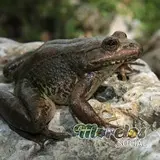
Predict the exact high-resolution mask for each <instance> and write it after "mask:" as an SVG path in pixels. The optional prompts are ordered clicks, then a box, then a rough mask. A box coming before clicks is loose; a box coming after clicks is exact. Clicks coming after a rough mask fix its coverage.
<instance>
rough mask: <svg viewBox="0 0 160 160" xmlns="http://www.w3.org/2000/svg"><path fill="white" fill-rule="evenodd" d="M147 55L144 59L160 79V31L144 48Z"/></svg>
mask: <svg viewBox="0 0 160 160" xmlns="http://www.w3.org/2000/svg"><path fill="white" fill-rule="evenodd" d="M144 51H145V54H144V56H143V57H142V59H143V60H144V61H145V62H147V64H148V65H149V66H150V67H151V69H152V71H153V72H154V73H155V74H156V75H157V76H158V77H159V78H160V29H159V30H158V31H157V32H156V33H155V34H154V35H153V36H152V37H151V40H150V41H149V42H148V43H147V44H146V45H145V46H144Z"/></svg>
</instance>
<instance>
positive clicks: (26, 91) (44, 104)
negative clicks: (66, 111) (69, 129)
mask: <svg viewBox="0 0 160 160" xmlns="http://www.w3.org/2000/svg"><path fill="white" fill-rule="evenodd" d="M54 112H55V105H54V103H53V102H52V101H51V100H50V99H49V98H48V97H47V96H45V95H41V93H40V92H39V90H38V89H37V88H35V87H34V86H33V85H32V84H31V83H30V82H29V81H28V80H22V81H21V82H19V83H18V84H17V87H16V91H15V95H13V94H12V93H10V92H8V91H3V90H0V115H1V116H2V117H3V118H4V120H5V121H6V122H7V123H8V124H9V126H11V128H12V129H13V128H15V129H14V130H15V131H16V132H17V133H19V134H20V135H21V136H23V137H25V138H27V139H31V140H33V141H36V137H38V140H40V138H41V137H42V139H43V140H44V137H46V139H55V140H58V139H64V138H65V137H69V134H67V133H59V132H54V131H50V130H48V128H47V125H48V123H49V122H50V120H51V119H52V118H53V114H54ZM18 130H19V131H18ZM23 132H24V133H23ZM25 132H26V133H25ZM38 140H37V141H38ZM37 141H36V142H37Z"/></svg>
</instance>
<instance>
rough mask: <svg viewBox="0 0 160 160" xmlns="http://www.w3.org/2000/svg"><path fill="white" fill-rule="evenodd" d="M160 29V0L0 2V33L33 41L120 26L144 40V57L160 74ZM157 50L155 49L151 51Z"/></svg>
mask: <svg viewBox="0 0 160 160" xmlns="http://www.w3.org/2000/svg"><path fill="white" fill-rule="evenodd" d="M159 29H160V0H14V1H13V0H1V2H0V37H8V38H10V39H13V40H16V41H19V42H30V41H47V40H51V39H58V38H75V37H84V36H85V37H91V36H99V35H101V36H106V35H110V34H112V33H113V32H114V31H116V30H121V31H124V32H126V33H127V35H128V37H129V38H134V39H136V40H137V41H138V42H140V43H142V44H143V46H144V54H145V56H144V58H143V59H144V60H145V61H147V63H148V64H149V65H150V66H151V68H152V69H153V70H154V72H155V73H156V74H157V75H158V76H159V77H160V30H159ZM157 49H158V51H157ZM155 50H156V53H150V52H153V51H154V52H155ZM146 55H147V57H146ZM151 60H152V62H151Z"/></svg>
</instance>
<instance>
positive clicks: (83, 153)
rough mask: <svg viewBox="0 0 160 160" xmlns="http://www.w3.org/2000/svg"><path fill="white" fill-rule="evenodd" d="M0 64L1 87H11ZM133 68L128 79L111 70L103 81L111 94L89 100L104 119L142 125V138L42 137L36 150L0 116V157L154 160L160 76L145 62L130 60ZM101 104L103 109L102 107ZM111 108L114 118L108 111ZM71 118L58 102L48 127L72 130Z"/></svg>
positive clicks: (159, 153) (159, 143) (158, 152)
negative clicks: (100, 99)
mask: <svg viewBox="0 0 160 160" xmlns="http://www.w3.org/2000/svg"><path fill="white" fill-rule="evenodd" d="M13 44H14V43H13ZM15 45H17V44H15ZM18 45H22V44H18ZM23 45H25V44H23ZM29 46H30V45H29ZM0 47H1V46H0ZM8 47H9V46H8ZM8 47H6V49H7V50H8ZM35 48H36V47H35ZM0 51H2V50H0ZM5 53H7V54H8V55H7V56H9V55H10V54H11V52H5ZM16 54H17V53H16ZM10 56H12V55H10ZM138 61H139V62H141V63H144V62H143V61H141V60H138ZM2 67H3V64H1V66H0V89H7V90H10V91H12V89H13V85H12V84H5V83H4V82H3V75H2V72H1V71H2ZM134 68H137V69H139V70H140V71H141V72H140V73H139V74H133V75H131V76H130V78H129V80H128V81H120V80H118V79H117V75H116V74H114V75H113V76H112V77H110V78H109V79H107V80H106V81H105V82H104V84H103V85H104V86H105V85H107V86H112V87H113V88H114V90H115V92H116V95H117V96H116V97H114V98H113V99H111V100H109V101H107V102H104V103H100V102H98V101H97V100H95V99H93V98H92V99H91V100H90V101H89V102H90V103H91V104H92V105H93V107H94V109H95V110H96V111H97V112H98V113H99V114H100V116H102V117H103V118H105V119H106V121H108V119H107V118H111V119H110V120H109V123H111V124H115V125H117V126H123V125H124V124H127V125H130V126H131V127H133V126H134V125H136V127H139V128H141V127H142V126H145V127H146V133H145V134H146V136H145V138H143V139H138V138H134V139H131V138H127V137H126V138H120V139H117V140H118V143H115V142H114V141H112V140H111V139H109V138H94V139H91V140H88V139H80V138H78V137H74V136H73V137H71V138H68V139H65V140H64V141H59V142H54V143H52V144H50V143H49V144H47V143H46V146H45V150H40V147H39V145H38V144H36V143H34V142H31V141H29V140H26V139H24V138H22V137H20V136H19V135H18V134H16V133H15V132H13V131H12V130H10V129H9V127H8V125H7V124H6V123H5V122H3V120H2V119H1V117H0V160H1V159H2V160H24V159H27V160H28V159H29V160H30V159H33V160H39V159H40V160H43V159H47V160H53V159H55V160H72V159H73V160H75V159H77V160H92V159H94V160H105V159H107V160H129V159H131V160H151V159H152V160H159V159H160V149H159V148H160V129H157V127H159V124H158V120H159V108H160V82H159V80H158V78H157V77H156V76H155V74H154V73H153V72H151V70H150V69H149V67H148V65H147V64H145V67H143V66H134ZM103 109H104V110H105V112H102V110H103ZM113 112H114V115H115V117H116V118H115V117H114V118H113V117H112V115H113V114H112V113H113ZM75 124H76V123H75V121H74V120H73V118H72V116H71V114H70V112H69V109H68V107H67V106H57V112H56V115H55V117H54V118H53V120H52V121H51V122H50V124H49V128H50V129H52V130H60V131H63V130H67V131H68V132H71V133H72V129H73V126H74V125H75Z"/></svg>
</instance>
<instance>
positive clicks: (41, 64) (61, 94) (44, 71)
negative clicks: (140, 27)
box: [0, 31, 143, 143]
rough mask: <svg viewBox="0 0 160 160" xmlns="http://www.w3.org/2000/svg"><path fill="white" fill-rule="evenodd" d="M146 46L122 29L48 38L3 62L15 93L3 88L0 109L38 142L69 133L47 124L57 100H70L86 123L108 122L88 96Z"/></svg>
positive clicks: (62, 102) (18, 129) (67, 103)
mask: <svg viewBox="0 0 160 160" xmlns="http://www.w3.org/2000/svg"><path fill="white" fill-rule="evenodd" d="M142 51H143V49H142V46H141V45H140V44H139V43H137V42H136V41H134V40H132V39H128V38H127V35H126V33H124V32H122V31H116V32H114V33H113V34H112V35H111V36H106V37H105V38H97V37H91V38H74V39H58V40H52V41H48V42H46V43H44V44H43V45H42V46H40V47H39V48H38V49H36V50H34V51H32V52H28V53H26V54H24V55H22V56H20V57H18V58H16V59H15V60H13V61H11V62H9V63H8V64H6V66H4V69H3V74H4V77H5V78H6V79H8V80H10V81H13V82H14V84H15V88H14V92H13V93H11V92H9V91H7V90H0V115H1V116H2V118H3V119H4V121H6V123H7V124H8V125H9V127H10V128H11V129H12V130H14V131H15V132H17V133H18V134H19V135H21V136H22V137H24V138H26V139H29V140H32V141H35V142H37V143H39V142H42V143H43V142H44V141H46V140H48V139H53V140H64V139H65V138H69V137H70V136H71V135H70V134H69V133H68V132H55V131H53V130H49V129H48V124H49V122H50V121H51V120H52V118H53V117H54V114H55V111H56V107H55V106H56V105H65V106H69V108H70V112H71V114H73V115H74V116H75V117H76V118H77V119H78V120H79V121H81V122H82V123H90V124H94V123H95V124H97V125H98V126H103V127H108V126H110V124H109V123H108V122H106V121H105V120H103V119H102V118H101V117H100V116H99V115H98V114H97V113H96V112H95V111H94V109H93V108H92V106H91V105H90V104H89V103H88V100H89V99H90V98H91V97H92V95H93V94H94V93H95V92H96V90H97V89H98V87H99V86H100V85H101V84H102V83H103V82H104V80H106V79H107V78H108V77H109V76H111V75H112V74H113V73H115V72H116V70H117V69H118V67H120V66H121V65H122V64H124V63H127V62H131V61H134V60H136V59H137V58H139V57H140V55H141V54H142Z"/></svg>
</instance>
